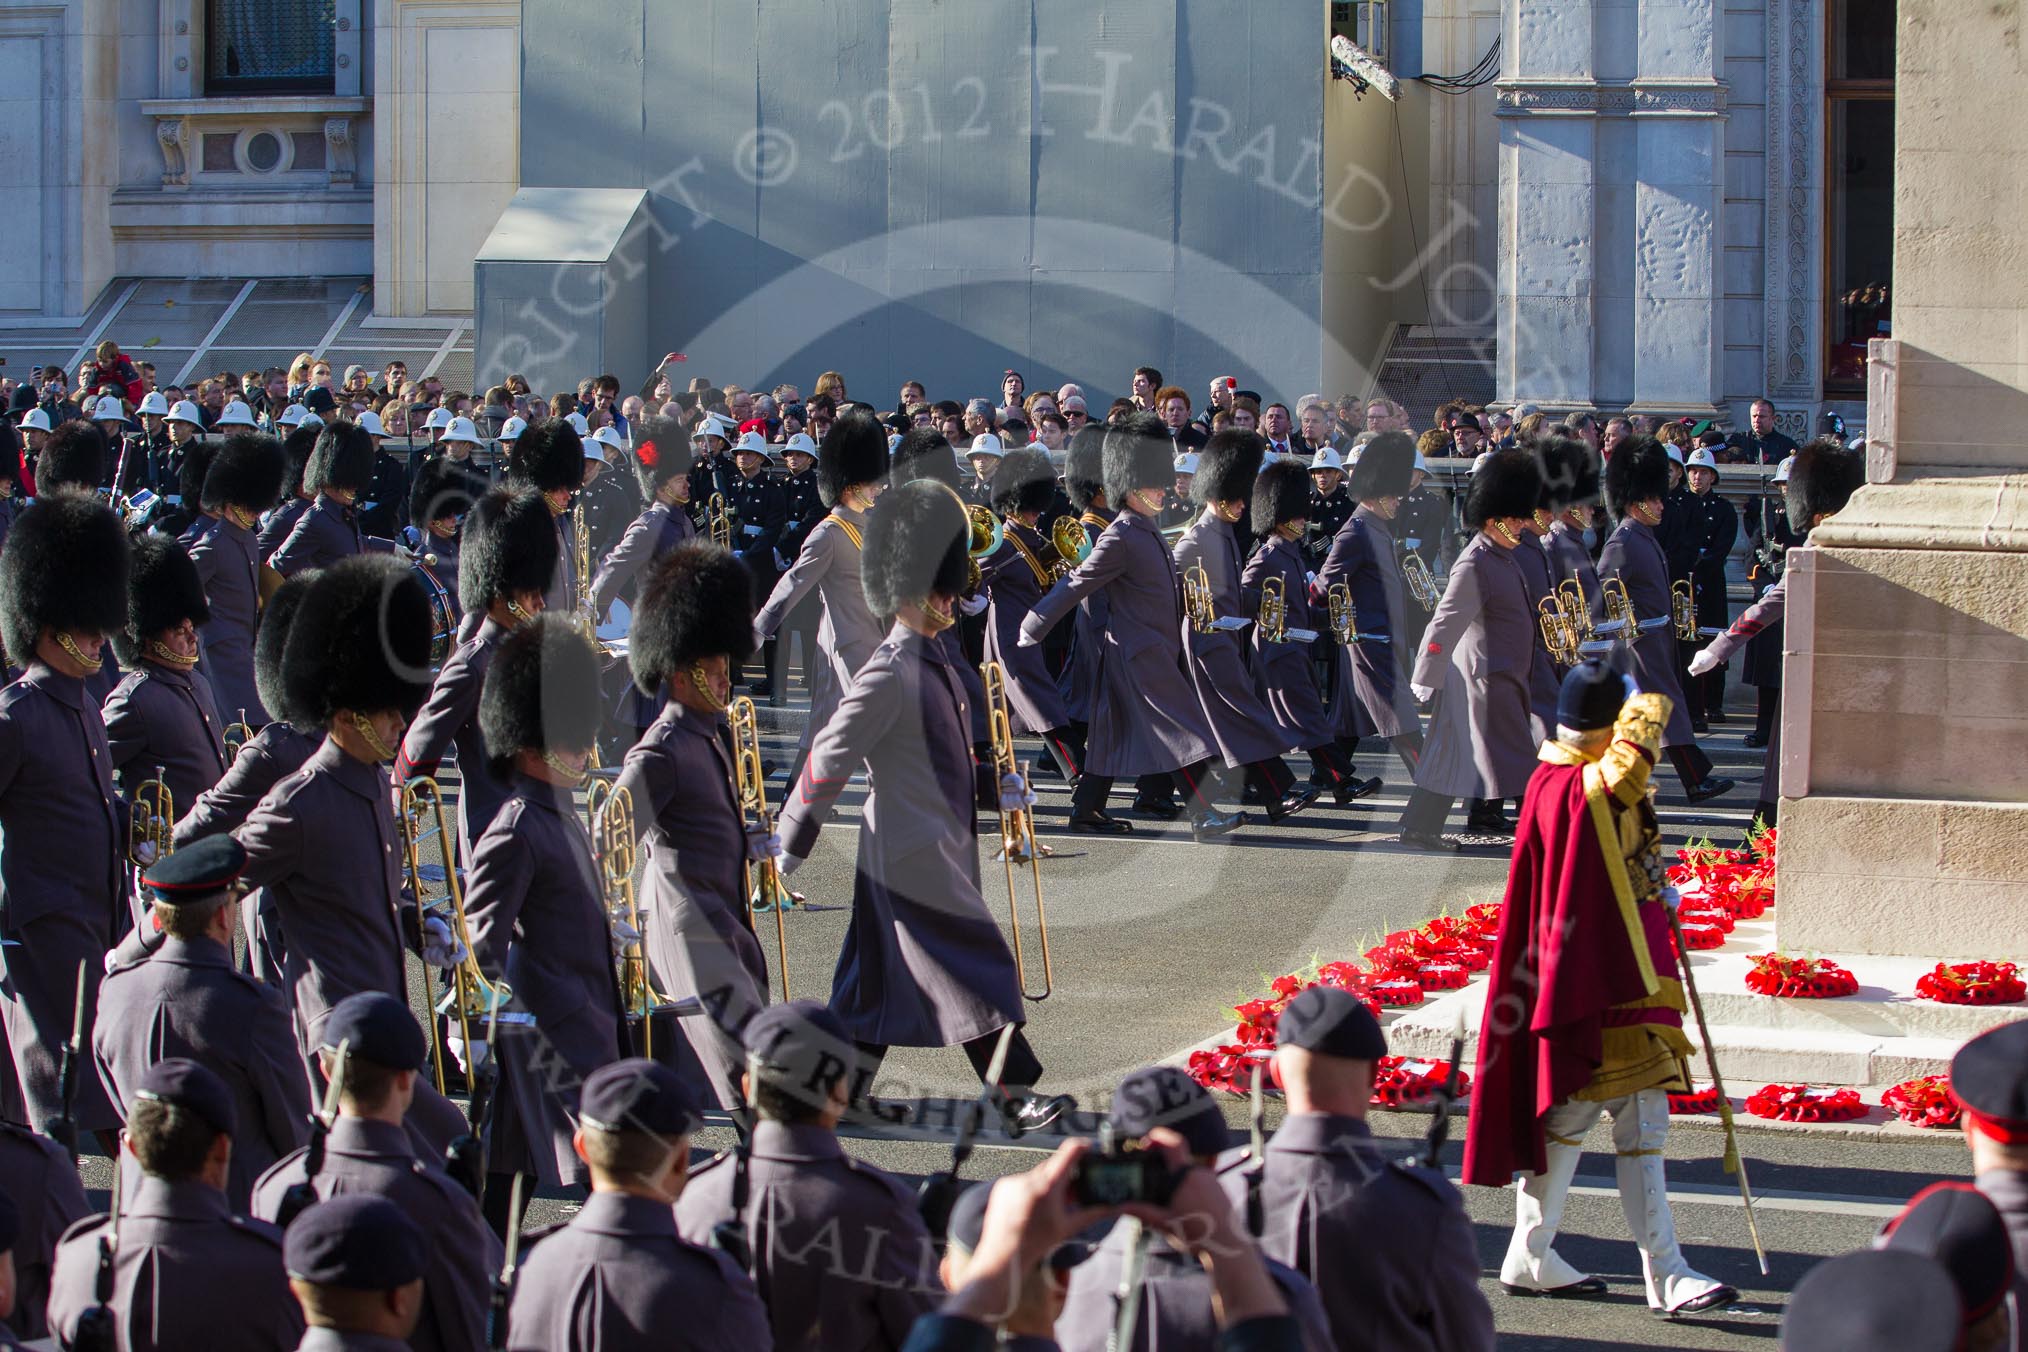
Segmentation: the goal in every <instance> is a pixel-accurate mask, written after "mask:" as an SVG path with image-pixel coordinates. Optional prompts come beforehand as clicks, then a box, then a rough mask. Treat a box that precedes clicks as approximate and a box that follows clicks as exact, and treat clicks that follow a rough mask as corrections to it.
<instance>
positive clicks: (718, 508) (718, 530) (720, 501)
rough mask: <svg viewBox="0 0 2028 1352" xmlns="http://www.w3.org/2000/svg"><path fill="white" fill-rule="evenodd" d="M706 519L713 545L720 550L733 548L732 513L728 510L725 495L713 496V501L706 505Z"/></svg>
mask: <svg viewBox="0 0 2028 1352" xmlns="http://www.w3.org/2000/svg"><path fill="white" fill-rule="evenodd" d="M704 519H705V524H706V528H707V529H708V530H709V531H710V532H711V543H713V544H715V545H717V546H718V547H719V548H720V549H730V548H732V513H731V512H730V511H728V510H726V506H725V494H723V493H713V494H712V495H711V500H710V501H709V502H707V503H705V504H704Z"/></svg>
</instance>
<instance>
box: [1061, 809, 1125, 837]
mask: <svg viewBox="0 0 2028 1352" xmlns="http://www.w3.org/2000/svg"><path fill="white" fill-rule="evenodd" d="M1133 829H1134V824H1133V823H1132V822H1130V821H1128V820H1126V819H1125V818H1124V817H1109V816H1107V815H1106V814H1105V813H1103V812H1094V813H1092V814H1091V815H1090V816H1087V817H1072V818H1071V819H1070V830H1071V833H1072V834H1073V835H1086V836H1124V835H1129V834H1131V833H1132V832H1133Z"/></svg>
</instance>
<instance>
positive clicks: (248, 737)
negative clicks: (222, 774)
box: [224, 709, 254, 765]
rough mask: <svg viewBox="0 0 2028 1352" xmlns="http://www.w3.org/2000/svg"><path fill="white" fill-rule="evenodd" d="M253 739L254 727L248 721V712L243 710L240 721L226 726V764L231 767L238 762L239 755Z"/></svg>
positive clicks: (240, 712) (240, 713)
mask: <svg viewBox="0 0 2028 1352" xmlns="http://www.w3.org/2000/svg"><path fill="white" fill-rule="evenodd" d="M253 739H254V730H253V727H252V726H251V725H250V724H249V723H248V722H247V721H246V710H244V709H241V710H240V711H239V720H238V721H237V722H233V723H228V724H226V725H225V737H224V742H225V763H226V764H227V765H231V764H232V763H233V762H234V761H236V760H238V759H239V753H240V752H242V751H244V750H246V744H247V743H248V742H251V741H252V740H253Z"/></svg>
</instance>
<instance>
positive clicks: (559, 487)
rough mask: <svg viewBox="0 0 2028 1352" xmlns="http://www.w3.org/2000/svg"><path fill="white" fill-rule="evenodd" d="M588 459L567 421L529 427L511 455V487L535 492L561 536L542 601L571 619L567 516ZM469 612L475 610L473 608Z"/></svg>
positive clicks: (573, 593)
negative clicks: (547, 509)
mask: <svg viewBox="0 0 2028 1352" xmlns="http://www.w3.org/2000/svg"><path fill="white" fill-rule="evenodd" d="M584 460H585V456H584V441H583V440H582V439H581V438H580V437H579V436H578V434H577V429H576V428H574V427H572V426H571V424H570V423H569V422H568V421H567V420H565V419H563V418H545V419H543V420H542V421H541V422H535V423H530V424H529V425H528V430H527V431H525V432H523V433H522V434H521V436H520V438H519V439H518V440H517V441H515V443H514V449H513V450H511V451H509V452H508V453H507V480H508V483H509V484H510V486H512V487H515V488H532V489H534V490H535V491H536V492H537V493H539V494H540V495H541V496H542V500H543V501H544V502H545V503H547V504H548V506H549V513H550V518H551V521H552V523H553V529H554V530H555V532H556V562H555V571H554V572H552V573H551V574H550V578H549V582H548V583H547V584H546V585H545V586H544V587H543V589H542V600H543V605H544V607H545V608H546V609H549V610H554V611H559V612H561V613H563V614H566V615H567V614H571V613H573V612H574V611H575V610H576V609H577V604H578V585H579V578H578V575H577V545H576V540H577V537H576V535H575V534H574V533H573V530H572V527H571V523H570V520H569V516H568V513H569V510H570V500H571V497H572V495H574V494H575V493H576V492H577V490H578V489H579V488H580V487H582V486H583V484H584ZM586 581H587V582H588V581H589V579H586ZM461 590H462V588H461ZM465 608H466V609H467V610H470V609H471V603H470V602H467V603H466V606H465Z"/></svg>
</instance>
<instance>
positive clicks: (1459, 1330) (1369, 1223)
mask: <svg viewBox="0 0 2028 1352" xmlns="http://www.w3.org/2000/svg"><path fill="white" fill-rule="evenodd" d="M1249 1164H1250V1161H1249V1158H1248V1157H1247V1156H1246V1155H1244V1154H1240V1155H1238V1157H1237V1158H1236V1159H1234V1160H1233V1161H1232V1162H1231V1163H1230V1164H1227V1165H1226V1166H1225V1167H1224V1168H1222V1169H1221V1171H1220V1174H1219V1181H1220V1182H1221V1183H1222V1184H1224V1185H1225V1190H1226V1192H1227V1193H1228V1194H1229V1195H1230V1196H1231V1198H1232V1201H1233V1205H1234V1206H1235V1207H1241V1208H1243V1207H1244V1206H1245V1205H1246V1195H1247V1173H1248V1167H1249ZM1260 1196H1261V1214H1262V1216H1263V1217H1264V1219H1265V1220H1266V1222H1267V1224H1266V1229H1265V1230H1264V1231H1263V1233H1262V1234H1261V1238H1260V1246H1261V1252H1262V1253H1264V1254H1266V1255H1267V1256H1268V1257H1269V1258H1273V1259H1276V1260H1278V1261H1280V1262H1283V1263H1287V1264H1288V1265H1289V1266H1290V1267H1293V1268H1295V1269H1297V1270H1298V1271H1300V1272H1301V1273H1302V1274H1303V1275H1304V1276H1305V1277H1308V1278H1309V1279H1310V1281H1311V1282H1312V1284H1314V1285H1315V1287H1316V1291H1317V1297H1318V1299H1319V1300H1320V1301H1321V1302H1322V1303H1323V1306H1324V1315H1325V1317H1326V1318H1327V1319H1329V1320H1330V1322H1331V1337H1332V1340H1333V1343H1334V1345H1335V1346H1336V1347H1337V1348H1338V1349H1339V1352H1490V1349H1491V1348H1492V1347H1493V1311H1492V1309H1491V1308H1490V1307H1489V1306H1488V1305H1487V1304H1486V1298H1485V1297H1484V1296H1483V1295H1481V1294H1479V1254H1478V1246H1477V1244H1476V1243H1475V1242H1474V1240H1473V1238H1472V1224H1471V1221H1470V1220H1469V1219H1468V1218H1467V1217H1466V1215H1465V1208H1464V1201H1463V1199H1462V1198H1461V1197H1459V1195H1458V1190H1457V1189H1456V1188H1454V1187H1452V1186H1451V1185H1450V1183H1449V1182H1448V1181H1446V1180H1445V1178H1444V1176H1443V1175H1442V1174H1440V1173H1437V1172H1435V1171H1433V1170H1429V1169H1421V1168H1415V1167H1406V1166H1401V1165H1395V1164H1390V1163H1389V1162H1388V1159H1387V1156H1386V1155H1384V1154H1383V1153H1382V1152H1381V1150H1380V1149H1379V1143H1378V1142H1377V1141H1375V1140H1374V1138H1373V1133H1372V1132H1371V1131H1369V1130H1368V1129H1367V1126H1366V1123H1365V1122H1364V1121H1361V1120H1359V1119H1357V1118H1351V1117H1336V1116H1331V1115H1329V1114H1326V1113H1295V1114H1291V1115H1290V1116H1289V1117H1288V1118H1287V1119H1286V1120H1284V1121H1283V1123H1282V1125H1281V1128H1280V1129H1279V1130H1278V1131H1276V1132H1275V1134H1274V1136H1273V1137H1272V1138H1271V1139H1270V1140H1269V1141H1268V1144H1267V1151H1266V1170H1265V1172H1264V1173H1263V1174H1262V1176H1261V1183H1260ZM1379 1237H1384V1242H1376V1239H1377V1238H1379Z"/></svg>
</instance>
